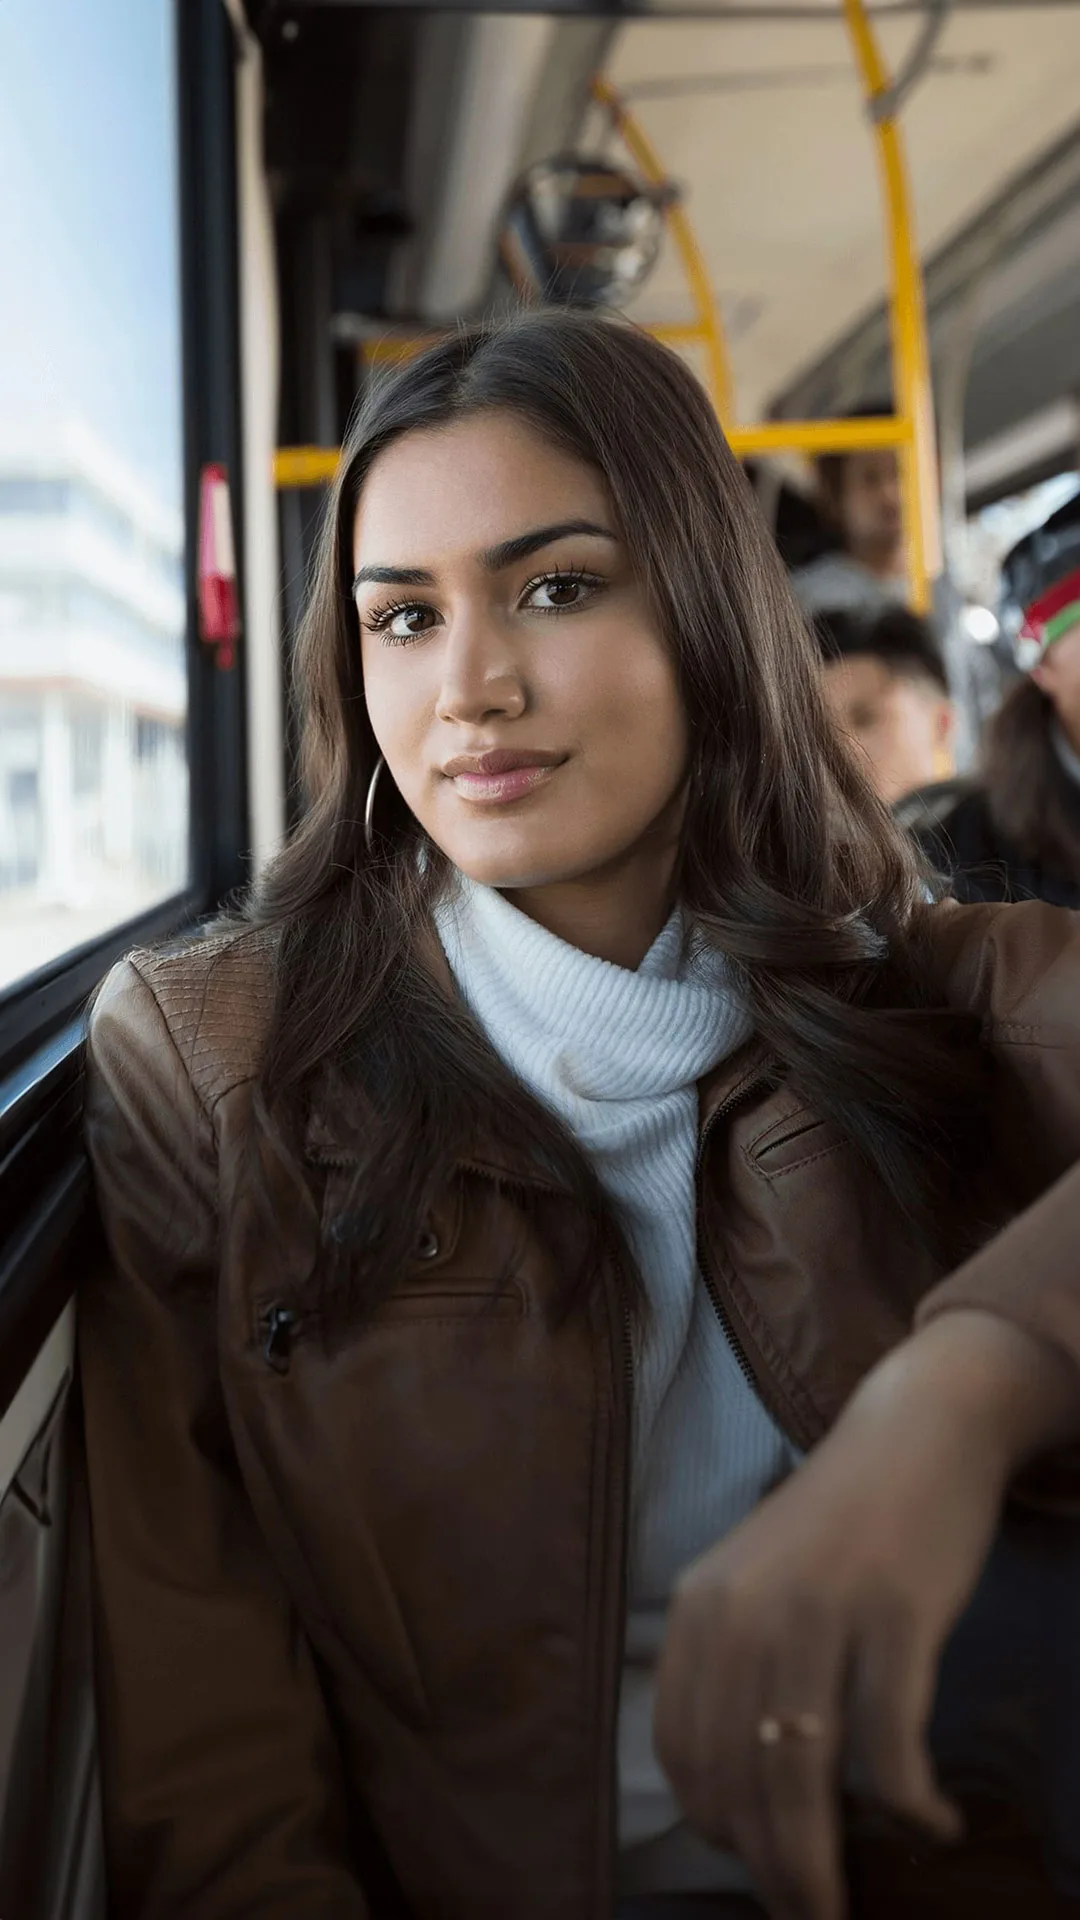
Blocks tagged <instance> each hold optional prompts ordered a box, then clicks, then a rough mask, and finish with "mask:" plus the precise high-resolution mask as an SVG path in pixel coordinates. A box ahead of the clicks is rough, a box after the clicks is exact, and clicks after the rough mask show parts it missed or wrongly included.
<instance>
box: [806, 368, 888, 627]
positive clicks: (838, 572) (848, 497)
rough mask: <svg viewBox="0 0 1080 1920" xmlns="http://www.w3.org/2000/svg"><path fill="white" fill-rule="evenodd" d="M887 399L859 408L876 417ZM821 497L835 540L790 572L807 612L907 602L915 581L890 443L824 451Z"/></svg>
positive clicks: (874, 607) (819, 463)
mask: <svg viewBox="0 0 1080 1920" xmlns="http://www.w3.org/2000/svg"><path fill="white" fill-rule="evenodd" d="M888 412H889V408H888V407H887V406H884V405H882V406H871V407H863V408H860V409H859V412H858V414H857V415H853V416H852V417H853V418H859V419H876V418H879V417H880V416H881V415H883V414H887V413H888ZM817 483H818V504H819V506H820V509H821V513H822V517H823V519H824V521H825V523H826V525H827V526H828V527H830V528H831V529H832V531H833V534H834V536H835V540H836V546H835V548H834V550H833V551H832V552H829V553H823V554H821V555H820V557H819V558H818V559H816V560H812V561H811V562H810V564H809V565H808V566H805V567H800V568H798V569H797V571H796V572H795V573H794V575H793V576H792V584H793V586H794V588H795V592H796V594H797V595H798V597H799V601H800V603H801V605H802V606H803V607H804V608H805V609H806V611H807V613H810V614H814V613H825V612H835V611H837V610H839V609H844V610H846V611H849V612H855V613H863V614H868V613H869V614H872V613H875V612H878V611H880V610H881V609H882V608H884V607H888V606H892V605H897V604H899V605H903V603H904V602H905V601H906V600H907V597H908V593H909V587H908V580H907V574H906V570H905V560H904V517H903V503H902V498H901V492H900V468H899V464H898V461H897V458H896V454H895V453H894V452H893V451H892V449H891V448H888V447H882V448H878V449H874V450H867V451H865V452H858V453H829V454H823V455H822V456H821V458H820V459H819V460H818V461H817Z"/></svg>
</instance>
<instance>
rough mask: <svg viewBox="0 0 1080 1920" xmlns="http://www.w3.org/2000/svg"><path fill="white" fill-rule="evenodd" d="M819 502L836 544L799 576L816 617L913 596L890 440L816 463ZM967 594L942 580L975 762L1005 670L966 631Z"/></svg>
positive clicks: (954, 670) (858, 412)
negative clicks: (963, 597)
mask: <svg viewBox="0 0 1080 1920" xmlns="http://www.w3.org/2000/svg"><path fill="white" fill-rule="evenodd" d="M890 412H891V408H890V407H889V406H887V405H886V404H884V403H883V402H880V403H879V402H872V403H868V404H867V405H864V406H861V407H858V408H856V409H855V410H854V411H853V412H852V413H851V414H850V415H848V418H850V419H880V418H882V417H883V416H885V415H887V414H889V413H890ZM815 472H816V476H817V504H818V510H819V512H820V514H821V518H822V521H823V524H824V525H825V527H826V528H827V529H828V531H829V532H830V533H831V535H832V538H833V540H834V542H835V545H834V547H833V548H832V549H831V550H830V551H828V552H826V553H823V554H821V555H820V556H819V558H818V559H816V560H812V561H811V562H810V563H809V565H808V566H804V567H799V568H797V569H796V571H795V572H794V573H793V574H792V576H791V581H792V585H793V587H794V589H795V592H796V595H797V597H798V599H799V602H800V604H801V606H802V607H803V610H804V611H805V612H806V613H808V614H809V615H811V616H813V615H815V614H818V613H835V612H839V611H845V612H850V613H853V614H861V615H863V616H864V617H866V618H872V617H873V616H874V615H875V614H878V613H883V612H885V611H886V610H887V609H888V608H890V607H903V606H906V605H907V604H908V602H909V596H910V587H909V582H908V578H907V572H906V555H905V551H904V518H903V500H902V494H901V487H900V466H899V462H898V460H897V457H896V454H895V453H894V452H893V451H892V450H891V449H890V448H887V447H884V448H879V449H875V450H873V451H865V452H859V453H835V454H825V455H823V456H822V457H821V458H820V459H819V460H818V461H817V462H816V463H815ZM962 613H963V606H962V602H961V597H960V595H959V593H958V592H957V590H956V588H955V587H954V586H953V584H952V583H951V582H950V581H949V580H948V579H947V578H946V577H944V576H943V577H942V578H941V579H940V580H938V581H937V582H936V584H935V587H934V609H933V624H934V627H935V629H936V632H937V636H938V645H939V647H940V651H941V658H942V660H943V662H944V671H945V672H947V675H948V684H949V688H950V689H951V692H952V696H953V700H954V703H955V705H954V738H953V750H954V753H955V758H956V762H957V764H958V765H959V766H960V767H961V768H963V769H965V770H966V769H968V768H970V767H971V766H972V765H973V764H974V761H975V758H976V754H977V751H978V745H979V740H980V736H981V733H982V730H983V727H984V725H985V723H986V721H987V720H988V719H989V718H990V716H991V714H992V713H993V712H994V711H995V709H996V708H997V706H998V703H999V701H1000V699H1001V694H1002V685H1001V673H1000V669H999V667H998V664H997V663H996V661H995V660H994V659H993V657H992V654H991V652H990V649H989V648H987V647H984V646H978V645H975V644H974V643H973V642H972V641H971V640H970V639H969V638H968V636H967V634H966V632H965V631H964V626H963V621H962Z"/></svg>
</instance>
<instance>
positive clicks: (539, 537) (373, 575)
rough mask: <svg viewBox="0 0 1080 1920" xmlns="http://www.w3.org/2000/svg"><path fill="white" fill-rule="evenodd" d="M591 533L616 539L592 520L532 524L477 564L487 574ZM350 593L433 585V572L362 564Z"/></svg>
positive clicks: (490, 548)
mask: <svg viewBox="0 0 1080 1920" xmlns="http://www.w3.org/2000/svg"><path fill="white" fill-rule="evenodd" d="M574 533H576V534H579V535H580V534H583V533H584V534H592V535H593V536H594V537H596V538H598V539H600V540H610V541H612V543H614V542H615V540H616V538H617V536H616V535H615V534H614V533H612V531H611V528H610V527H601V526H598V525H597V523H596V521H595V520H559V521H557V522H556V524H555V525H554V526H551V527H533V528H531V529H530V531H529V532H528V533H515V534H514V536H513V538H512V539H510V540H500V541H499V544H498V546H496V547H488V548H487V550H486V551H485V552H484V553H482V554H481V555H480V564H481V566H482V567H483V568H484V569H485V571H486V572H488V573H501V572H502V570H503V568H504V567H512V566H513V565H514V564H515V562H517V561H519V560H527V559H528V558H529V555H530V554H532V553H539V551H540V548H541V547H550V546H552V545H553V544H554V542H555V541H556V540H565V539H566V538H567V537H568V535H570V534H574ZM352 584H353V592H354V593H355V592H356V590H357V588H358V587H364V586H377V587H433V586H434V585H435V575H434V574H433V573H431V572H429V570H428V568H427V567H380V566H369V567H361V568H360V571H359V573H358V574H357V575H356V576H355V578H354V580H353V583H352Z"/></svg>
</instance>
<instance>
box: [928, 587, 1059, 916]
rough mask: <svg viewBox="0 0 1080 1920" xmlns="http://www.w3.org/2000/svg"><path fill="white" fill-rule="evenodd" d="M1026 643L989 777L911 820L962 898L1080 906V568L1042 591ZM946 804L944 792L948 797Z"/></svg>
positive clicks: (991, 750)
mask: <svg viewBox="0 0 1080 1920" xmlns="http://www.w3.org/2000/svg"><path fill="white" fill-rule="evenodd" d="M1041 586H1042V591H1040V593H1039V596H1038V598H1037V599H1034V600H1032V602H1031V604H1030V605H1029V607H1028V608H1027V612H1026V616H1025V621H1024V627H1023V631H1022V635H1021V641H1022V645H1023V647H1024V649H1025V650H1026V655H1027V667H1028V671H1027V673H1026V675H1025V677H1024V679H1022V680H1021V681H1020V682H1019V683H1018V685H1017V686H1015V687H1014V688H1013V690H1012V692H1011V693H1010V694H1009V695H1008V697H1007V698H1006V700H1005V701H1004V703H1003V705H1002V707H1001V709H1000V711H999V712H998V713H997V714H996V715H995V717H994V719H993V720H992V721H991V723H990V726H989V729H988V732H987V739H986V748H985V753H984V765H983V771H982V776H981V778H980V779H979V780H978V782H976V783H974V784H973V785H972V786H971V787H970V788H969V789H968V791H966V792H963V793H962V794H961V795H960V796H959V798H955V797H954V796H953V797H952V803H951V804H948V805H947V806H946V807H944V809H943V808H942V807H941V805H940V804H935V796H934V790H933V789H932V788H931V789H928V790H927V792H926V793H925V794H924V795H913V796H912V800H911V802H909V803H908V807H907V809H906V813H905V817H906V818H909V819H910V822H911V824H912V826H913V828H914V831H915V833H916V834H917V836H918V839H919V841H920V842H921V844H922V846H923V848H924V849H925V851H926V853H927V855H928V856H929V858H930V859H931V860H932V861H933V862H934V864H935V865H937V866H939V867H941V868H942V869H943V870H944V871H945V872H947V873H948V874H950V875H951V878H952V886H953V892H954V893H955V895H956V898H957V899H958V900H965V901H972V900H1048V901H1050V902H1051V904H1052V905H1054V906H1058V907H1071V908H1074V909H1075V908H1078V907H1080V568H1078V567H1077V566H1076V565H1075V553H1073V554H1072V555H1070V556H1066V557H1065V559H1064V562H1063V564H1062V565H1060V566H1059V567H1058V568H1057V569H1056V570H1052V572H1051V578H1050V580H1049V581H1046V580H1045V579H1044V580H1043V582H1042V583H1041ZM941 797H942V798H946V797H947V796H946V790H945V789H942V796H941Z"/></svg>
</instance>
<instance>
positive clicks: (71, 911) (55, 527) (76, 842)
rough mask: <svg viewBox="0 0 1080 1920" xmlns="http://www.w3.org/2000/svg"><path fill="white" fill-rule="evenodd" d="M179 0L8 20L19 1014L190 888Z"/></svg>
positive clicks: (2, 862) (55, 5)
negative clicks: (45, 988)
mask: <svg viewBox="0 0 1080 1920" xmlns="http://www.w3.org/2000/svg"><path fill="white" fill-rule="evenodd" d="M175 90H176V76H175V70H174V50H173V0H94V5H93V6H88V5H86V3H85V0H4V4H3V6H2V7H0V179H2V180H3V181H4V182H5V187H4V191H3V193H2V194H0V259H2V260H3V262H4V280H5V285H6V287H7V289H8V293H9V297H8V298H5V299H4V300H2V301H0V991H3V989H4V988H5V987H9V986H11V985H12V984H13V983H14V982H16V981H17V980H18V979H19V978H20V977H21V976H22V975H24V974H27V973H29V972H32V971H33V970H34V969H35V968H36V967H39V966H42V965H43V964H44V963H45V962H46V961H49V960H52V959H54V958H55V957H56V956H57V955H60V954H63V953H64V952H65V951H67V950H68V949H70V948H72V947H75V946H78V945H80V944H81V943H82V942H83V941H84V940H89V939H91V938H93V937H94V936H95V935H96V934H99V933H103V932H105V931H107V929H108V928H109V927H110V926H113V925H116V924H117V923H119V922H120V921H122V920H126V919H129V918H131V917H132V916H133V915H135V914H137V913H139V912H140V911H142V910H143V909H144V908H148V907H150V906H152V905H153V904H154V903H155V902H156V901H157V900H160V899H164V898H166V897H167V896H168V895H169V894H172V893H175V892H177V891H178V890H179V889H180V888H182V887H183V886H184V885H185V883H186V880H187V877H188V871H189V850H188V775H187V748H186V714H187V670H186V663H185V606H184V592H183V554H184V526H183V514H182V502H183V466H182V455H181V420H180V289H179V269H178V257H177V253H178V249H177V179H176V169H177V159H176V99H175Z"/></svg>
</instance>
